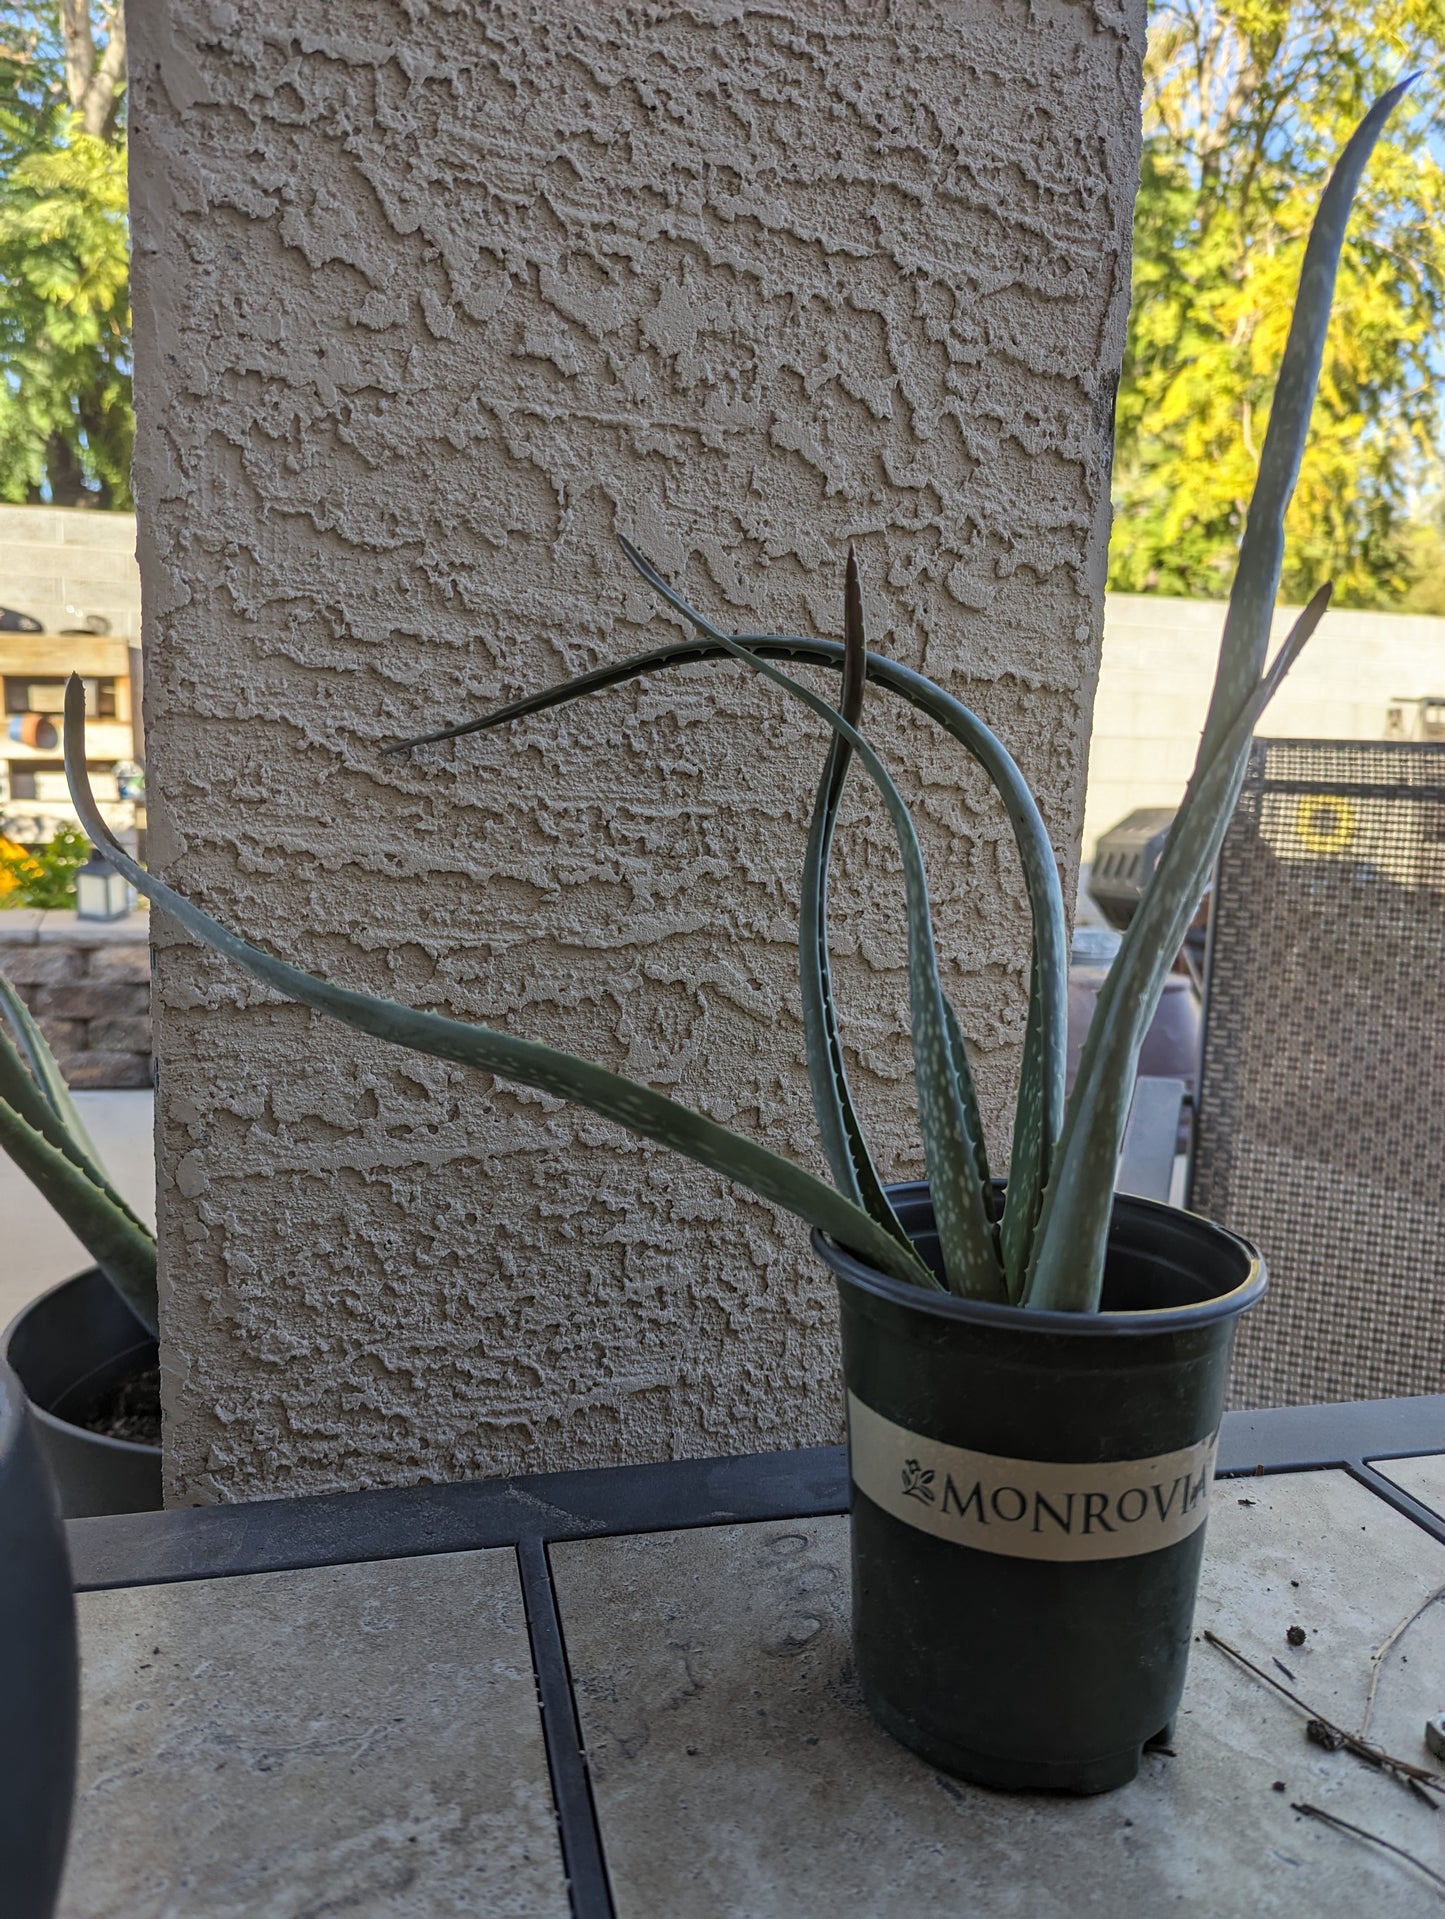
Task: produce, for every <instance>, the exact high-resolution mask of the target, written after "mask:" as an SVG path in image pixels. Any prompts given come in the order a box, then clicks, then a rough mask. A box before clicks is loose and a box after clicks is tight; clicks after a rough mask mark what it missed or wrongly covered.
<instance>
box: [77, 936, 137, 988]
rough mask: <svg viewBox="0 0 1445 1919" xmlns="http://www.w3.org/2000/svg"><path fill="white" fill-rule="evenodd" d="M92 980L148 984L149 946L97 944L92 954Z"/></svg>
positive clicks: (90, 974) (90, 973)
mask: <svg viewBox="0 0 1445 1919" xmlns="http://www.w3.org/2000/svg"><path fill="white" fill-rule="evenodd" d="M89 977H90V978H91V979H92V980H95V981H100V980H124V981H127V982H129V983H131V984H134V985H140V986H148V985H149V984H150V977H151V951H150V948H149V946H132V945H126V946H97V947H95V948H94V949H93V950H92V951H91V954H90V969H89Z"/></svg>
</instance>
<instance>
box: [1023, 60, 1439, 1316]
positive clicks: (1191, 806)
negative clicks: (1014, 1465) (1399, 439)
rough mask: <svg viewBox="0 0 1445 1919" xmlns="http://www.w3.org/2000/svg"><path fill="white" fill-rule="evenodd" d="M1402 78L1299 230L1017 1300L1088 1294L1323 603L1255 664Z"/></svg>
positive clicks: (1088, 1298)
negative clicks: (1380, 147)
mask: <svg viewBox="0 0 1445 1919" xmlns="http://www.w3.org/2000/svg"><path fill="white" fill-rule="evenodd" d="M1414 77H1415V76H1413V75H1412V76H1411V78H1410V79H1407V80H1404V81H1402V82H1401V84H1400V85H1399V86H1397V87H1393V88H1391V89H1390V91H1389V92H1388V93H1386V94H1385V95H1383V96H1382V98H1381V99H1380V100H1378V101H1377V102H1376V103H1375V105H1374V106H1373V107H1372V108H1371V109H1370V111H1369V112H1368V113H1367V114H1366V116H1365V118H1364V119H1363V120H1362V121H1361V123H1360V125H1359V127H1358V128H1357V129H1356V130H1355V133H1354V135H1353V136H1352V138H1351V139H1350V141H1349V143H1348V145H1347V146H1346V148H1345V151H1344V153H1343V154H1342V155H1341V156H1340V159H1339V162H1338V164H1337V165H1336V167H1335V169H1334V171H1333V173H1332V174H1331V176H1330V180H1329V184H1328V185H1327V186H1326V188H1325V191H1324V194H1323V195H1322V197H1321V200H1320V206H1319V210H1318V212H1317V213H1316V215H1315V219H1314V223H1313V225H1312V227H1311V230H1310V238H1309V242H1308V245H1307V246H1306V248H1305V258H1304V264H1303V266H1302V268H1301V271H1300V285H1299V291H1298V293H1297V295H1296V297H1295V306H1294V312H1293V315H1292V317H1291V320H1290V329H1289V336H1288V339H1287V340H1286V343H1285V350H1284V355H1283V358H1282V360H1281V363H1280V372H1279V378H1278V380H1277V382H1276V384H1275V395H1274V401H1273V404H1272V406H1271V408H1270V418H1269V428H1268V431H1267V432H1266V434H1265V443H1264V449H1263V452H1262V453H1261V456H1260V466H1259V477H1258V480H1257V482H1256V485H1255V489H1254V494H1253V497H1252V499H1251V501H1250V508H1249V515H1248V519H1247V521H1246V524H1245V532H1244V538H1243V540H1242V541H1241V543H1240V555H1239V566H1238V570H1237V572H1236V574H1235V580H1234V586H1233V589H1232V591H1231V593H1230V597H1229V612H1228V614H1227V615H1226V618H1225V625H1224V634H1223V638H1222V640H1221V643H1220V657H1219V668H1218V672H1217V674H1216V677H1215V683H1214V691H1213V694H1212V696H1211V698H1210V705H1209V714H1208V717H1207V719H1206V721H1205V727H1204V733H1203V737H1202V738H1201V740H1200V746H1199V756H1198V759H1197V760H1196V763H1195V770H1194V776H1193V778H1192V779H1191V781H1190V786H1189V791H1188V792H1187V793H1186V795H1185V799H1184V804H1183V806H1182V807H1181V808H1180V810H1179V813H1178V814H1177V815H1176V817H1175V820H1174V824H1173V826H1172V828H1171V830H1170V835H1169V839H1168V840H1167V841H1166V843H1165V848H1164V852H1163V855H1162V856H1161V859H1160V863H1159V866H1158V868H1157V869H1156V871H1155V874H1154V878H1153V880H1152V882H1151V883H1150V887H1149V891H1148V893H1147V894H1146V895H1145V897H1144V900H1143V901H1142V902H1141V904H1140V907H1139V910H1138V911H1137V912H1136V913H1135V916H1134V920H1133V922H1132V923H1131V925H1130V927H1129V931H1128V933H1127V934H1126V936H1125V939H1124V943H1123V945H1122V946H1121V948H1120V950H1119V954H1118V957H1117V958H1116V959H1115V962H1114V965H1113V967H1112V968H1111V970H1110V976H1109V979H1108V981H1107V983H1106V985H1105V989H1104V992H1103V993H1102V994H1101V995H1100V998H1099V1003H1098V1005H1097V1007H1096V1008H1095V1013H1094V1020H1093V1023H1092V1026H1091V1030H1090V1034H1089V1037H1088V1040H1087V1041H1086V1042H1085V1046H1084V1051H1083V1054H1082V1056H1081V1059H1080V1062H1079V1075H1078V1079H1077V1080H1076V1082H1075V1086H1074V1096H1073V1099H1072V1101H1071V1102H1070V1107H1069V1112H1068V1115H1067V1118H1066V1121H1065V1127H1064V1135H1063V1139H1062V1141H1061V1143H1060V1148H1059V1154H1058V1159H1057V1163H1056V1177H1055V1178H1054V1180H1053V1182H1052V1183H1051V1185H1050V1187H1049V1189H1048V1191H1047V1192H1046V1194H1045V1200H1044V1207H1043V1212H1042V1215H1041V1218H1040V1221H1039V1228H1038V1232H1037V1234H1036V1237H1035V1250H1034V1257H1033V1261H1032V1267H1031V1275H1030V1278H1029V1281H1028V1285H1027V1291H1026V1303H1027V1304H1029V1305H1037V1306H1046V1305H1053V1306H1060V1305H1062V1306H1065V1307H1070V1308H1073V1309H1075V1310H1082V1311H1091V1310H1093V1309H1094V1308H1095V1307H1097V1304H1098V1299H1099V1294H1100V1289H1101V1288H1102V1285H1103V1271H1104V1257H1105V1250H1106V1247H1107V1242H1108V1228H1109V1218H1110V1213H1111V1210H1112V1203H1113V1194H1112V1189H1113V1182H1114V1170H1115V1166H1116V1163H1117V1156H1118V1150H1119V1146H1120V1143H1121V1142H1122V1139H1123V1131H1124V1125H1125V1122H1126V1121H1127V1118H1128V1105H1129V1099H1130V1097H1131V1094H1132V1088H1133V1079H1134V1074H1135V1072H1136V1071H1137V1067H1138V1059H1139V1053H1140V1049H1141V1047H1142V1045H1143V1040H1144V1035H1145V1034H1146V1033H1147V1031H1148V1028H1149V1022H1150V1020H1151V1019H1152V1018H1153V1016H1154V1012H1155V1009H1156V1007H1157V1005H1158V1002H1159V996H1160V994H1161V993H1162V991H1163V987H1164V980H1165V977H1166V976H1167V972H1168V968H1169V966H1170V965H1171V964H1172V961H1173V957H1174V954H1175V953H1176V952H1177V950H1178V945H1179V941H1180V939H1182V937H1183V934H1184V931H1185V930H1186V928H1187V927H1188V924H1189V920H1190V918H1191V917H1192V915H1193V912H1194V910H1195V907H1196V906H1197V903H1198V900H1199V897H1200V895H1201V893H1202V891H1203V887H1204V884H1205V882H1206V880H1207V877H1208V873H1209V870H1210V868H1211V867H1212V865H1213V862H1214V859H1215V858H1216V856H1217V854H1218V851H1219V847H1220V845H1221V843H1222V842H1223V839H1224V834H1225V831H1226V829H1227V827H1228V824H1229V817H1230V815H1231V813H1232V812H1233V810H1234V805H1235V802H1236V800H1237V799H1238V797H1239V789H1240V785H1241V783H1242V781H1243V778H1244V770H1245V765H1246V762H1247V758H1248V752H1249V740H1250V735H1251V733H1252V731H1253V728H1254V724H1255V722H1256V721H1257V719H1258V717H1259V714H1260V713H1262V712H1263V710H1264V707H1265V705H1266V703H1267V702H1268V700H1269V698H1270V696H1271V694H1272V693H1273V691H1274V688H1275V687H1276V686H1277V685H1278V684H1279V681H1280V679H1281V678H1282V677H1283V675H1284V673H1285V672H1287V671H1288V669H1289V665H1290V663H1291V661H1292V660H1293V659H1294V658H1295V657H1297V655H1298V652H1299V650H1300V648H1302V647H1303V645H1304V643H1305V641H1306V640H1307V639H1308V637H1309V635H1310V633H1311V632H1313V630H1314V627H1315V626H1316V625H1318V623H1319V620H1320V618H1321V617H1322V616H1323V613H1324V607H1325V604H1326V602H1327V598H1328V595H1327V594H1324V595H1319V594H1317V595H1316V597H1315V599H1314V600H1313V601H1311V603H1310V606H1309V607H1307V608H1306V609H1305V612H1304V614H1302V615H1301V618H1300V620H1299V621H1298V622H1297V623H1296V627H1295V629H1294V631H1293V632H1292V633H1291V635H1290V637H1289V639H1288V640H1287V641H1286V643H1285V647H1284V648H1283V649H1282V650H1281V657H1280V659H1279V660H1277V661H1276V662H1275V665H1274V666H1273V667H1272V668H1271V670H1270V672H1269V673H1268V674H1265V675H1264V676H1263V677H1261V669H1262V667H1263V663H1264V658H1265V654H1266V651H1267V648H1268V643H1269V629H1270V623H1271V619H1272V614H1273V608H1274V601H1275V596H1276V594H1277V592H1278V589H1279V578H1280V570H1281V566H1282V563H1283V554H1284V518H1285V513H1286V510H1287V509H1288V506H1289V502H1290V498H1291V496H1292V495H1293V492H1294V487H1295V481H1296V479H1297V477H1298V474H1299V465H1300V459H1301V457H1302V454H1303V450H1304V444H1305V439H1306V436H1307V434H1308V431H1309V422H1310V415H1311V413H1312V411H1313V408H1314V396H1315V387H1316V383H1317V381H1318V377H1319V368H1320V361H1321V357H1322V354H1323V351H1324V342H1325V335H1326V332H1327V330H1328V327H1329V318H1330V304H1331V300H1332V297H1333V293H1334V283H1335V275H1336V272H1337V270H1338V267H1339V258H1340V251H1341V248H1342V246H1343V244H1344V236H1345V228H1346V225H1347V223H1348V221H1349V217H1350V210H1351V206H1352V203H1353V200H1354V195H1355V190H1356V188H1357V187H1358V185H1359V182H1360V178H1361V176H1362V174H1363V173H1364V169H1365V166H1366V163H1367V162H1368V160H1369V157H1370V153H1371V151H1372V149H1373V147H1374V145H1375V142H1376V140H1377V139H1378V138H1379V135H1380V133H1381V131H1382V129H1383V127H1384V124H1385V121H1386V120H1387V119H1388V118H1389V115H1390V114H1391V112H1392V111H1393V110H1394V108H1395V106H1396V105H1397V104H1398V103H1399V101H1400V99H1401V97H1402V96H1403V94H1404V93H1405V91H1406V89H1407V88H1408V87H1409V86H1410V85H1411V84H1412V81H1413V78H1414Z"/></svg>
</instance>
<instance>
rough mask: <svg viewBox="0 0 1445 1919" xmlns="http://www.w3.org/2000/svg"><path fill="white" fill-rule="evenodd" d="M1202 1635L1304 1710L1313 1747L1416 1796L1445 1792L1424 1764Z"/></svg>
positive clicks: (1444, 1781)
mask: <svg viewBox="0 0 1445 1919" xmlns="http://www.w3.org/2000/svg"><path fill="white" fill-rule="evenodd" d="M1204 1637H1205V1639H1206V1641H1207V1642H1208V1643H1209V1644H1210V1645H1211V1646H1213V1647H1215V1648H1216V1649H1217V1650H1218V1651H1219V1652H1222V1653H1225V1654H1227V1656H1228V1657H1229V1658H1230V1659H1233V1660H1237V1661H1238V1663H1239V1664H1240V1665H1241V1666H1243V1667H1244V1668H1245V1670H1246V1671H1247V1672H1252V1673H1253V1674H1254V1676H1255V1678H1256V1679H1262V1680H1263V1681H1264V1683H1265V1685H1266V1686H1273V1688H1274V1690H1275V1691H1276V1692H1277V1693H1282V1694H1283V1695H1284V1697H1285V1698H1286V1699H1287V1700H1288V1701H1289V1703H1290V1704H1291V1705H1292V1706H1294V1707H1297V1708H1298V1710H1299V1711H1300V1712H1302V1713H1304V1714H1305V1716H1306V1718H1307V1720H1308V1722H1309V1723H1308V1724H1307V1725H1306V1727H1305V1732H1306V1734H1307V1736H1308V1737H1309V1738H1310V1739H1312V1740H1313V1741H1314V1743H1315V1744H1316V1745H1317V1746H1323V1747H1324V1749H1325V1751H1326V1752H1342V1751H1348V1752H1352V1753H1353V1754H1354V1755H1355V1757H1356V1758H1357V1759H1363V1760H1364V1762H1365V1764H1366V1765H1368V1766H1374V1767H1376V1768H1377V1769H1378V1770H1379V1771H1380V1772H1383V1773H1386V1774H1388V1776H1389V1777H1390V1778H1391V1779H1394V1780H1397V1781H1398V1782H1399V1784H1401V1785H1402V1786H1406V1787H1408V1788H1409V1789H1410V1791H1411V1792H1414V1793H1415V1794H1417V1796H1423V1794H1425V1793H1427V1792H1438V1793H1445V1775H1442V1774H1441V1773H1438V1772H1431V1771H1430V1769H1429V1768H1428V1767H1427V1766H1417V1765H1416V1764H1415V1763H1414V1761H1413V1760H1410V1759H1398V1758H1396V1756H1395V1754H1394V1753H1392V1752H1386V1751H1385V1749H1384V1748H1383V1747H1382V1746H1372V1745H1371V1744H1370V1742H1369V1741H1368V1740H1367V1739H1362V1738H1361V1737H1360V1735H1359V1734H1358V1733H1356V1732H1347V1731H1346V1730H1345V1728H1344V1727H1343V1726H1337V1725H1336V1724H1335V1722H1334V1721H1333V1720H1332V1719H1327V1718H1326V1717H1325V1715H1324V1714H1323V1713H1322V1712H1318V1711H1316V1709H1315V1708H1314V1707H1313V1706H1312V1705H1310V1704H1309V1702H1308V1701H1307V1700H1304V1699H1301V1698H1300V1696H1299V1694H1298V1693H1297V1692H1291V1691H1290V1689H1289V1687H1288V1686H1284V1685H1281V1684H1280V1682H1279V1680H1277V1679H1276V1678H1275V1677H1274V1675H1273V1673H1267V1672H1266V1671H1265V1670H1264V1668H1263V1666H1256V1665H1255V1663H1254V1661H1253V1660H1252V1659H1250V1658H1247V1657H1246V1656H1245V1654H1244V1653H1242V1652H1241V1651H1240V1650H1239V1648H1238V1647H1237V1646H1231V1645H1230V1643H1229V1641H1228V1640H1227V1639H1221V1638H1220V1637H1219V1635H1218V1633H1212V1632H1210V1631H1208V1630H1207V1629H1206V1631H1205V1634H1204ZM1427 1803H1428V1804H1429V1805H1430V1806H1431V1808H1432V1809H1433V1807H1434V1804H1435V1802H1434V1800H1433V1799H1432V1800H1429V1801H1428V1802H1427Z"/></svg>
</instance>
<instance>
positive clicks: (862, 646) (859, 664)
mask: <svg viewBox="0 0 1445 1919" xmlns="http://www.w3.org/2000/svg"><path fill="white" fill-rule="evenodd" d="M867 678H868V642H867V639H866V637H865V635H864V631H863V583H862V579H861V576H860V574H859V570H858V555H857V553H856V552H855V551H854V550H853V546H852V544H851V542H850V544H849V547H848V567H847V571H846V573H845V575H844V579H843V697H842V699H841V700H840V701H839V704H838V711H839V712H840V713H841V714H842V715H843V718H844V719H845V720H846V721H847V722H848V724H849V725H850V726H857V724H858V722H859V719H860V718H861V717H862V713H863V688H864V686H865V684H866V682H867Z"/></svg>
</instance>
